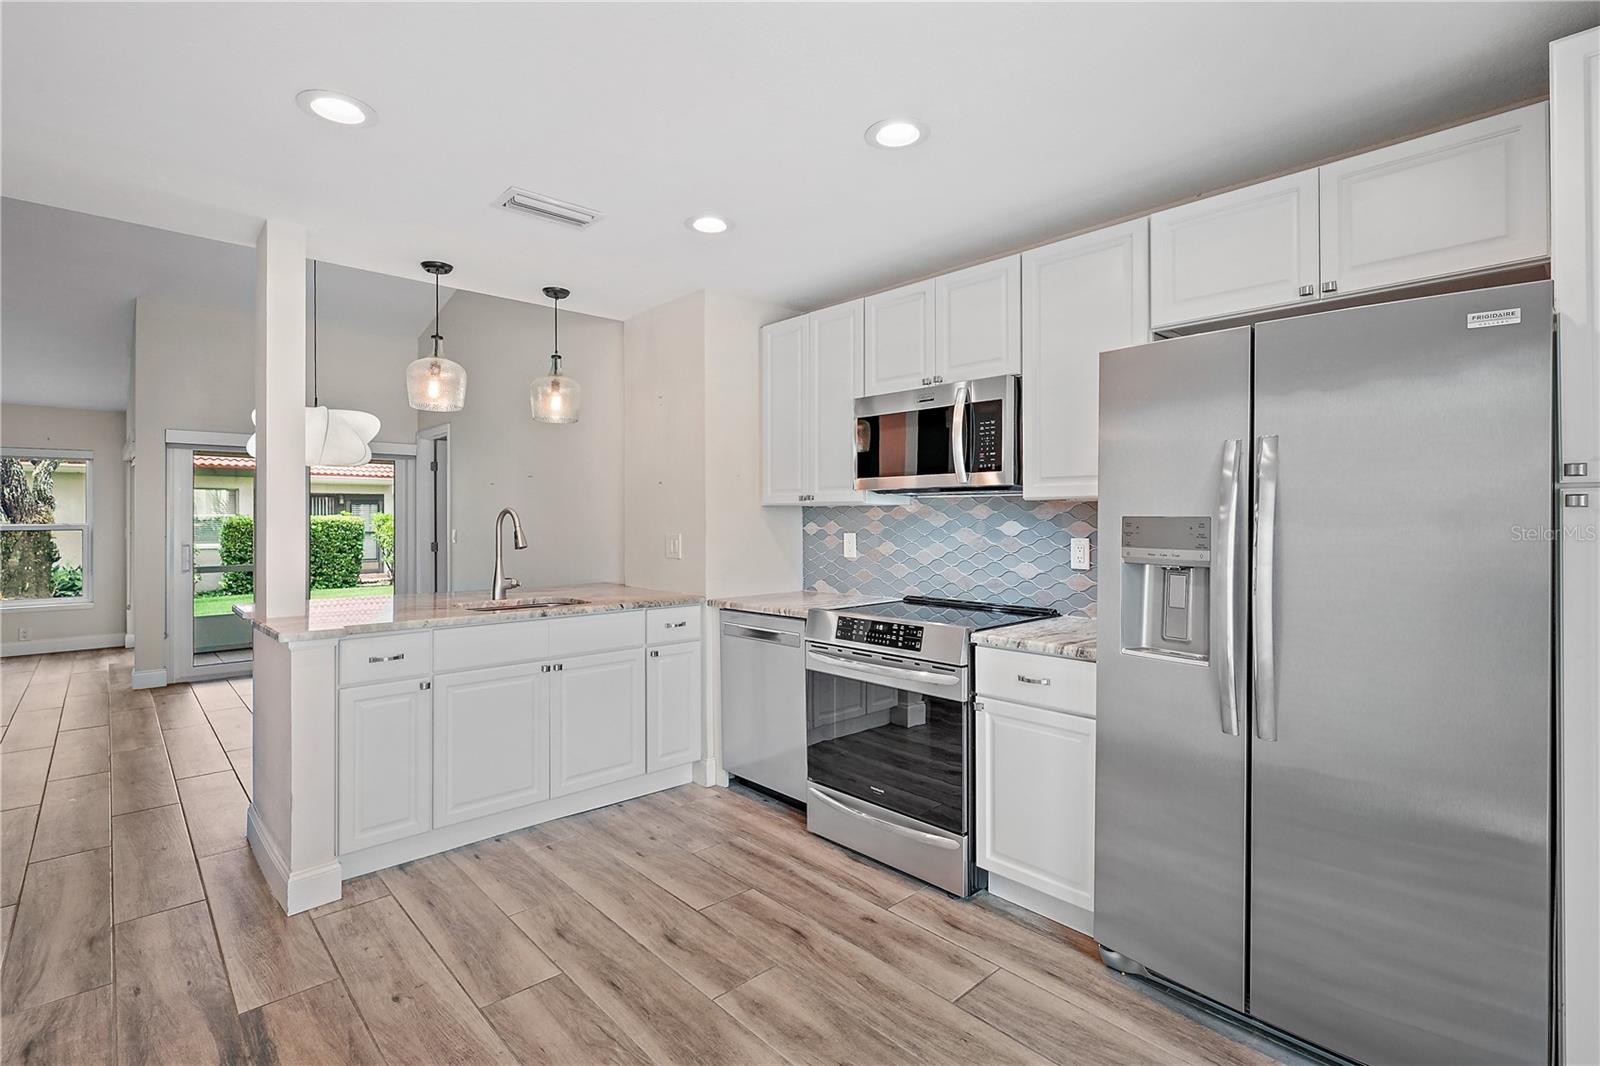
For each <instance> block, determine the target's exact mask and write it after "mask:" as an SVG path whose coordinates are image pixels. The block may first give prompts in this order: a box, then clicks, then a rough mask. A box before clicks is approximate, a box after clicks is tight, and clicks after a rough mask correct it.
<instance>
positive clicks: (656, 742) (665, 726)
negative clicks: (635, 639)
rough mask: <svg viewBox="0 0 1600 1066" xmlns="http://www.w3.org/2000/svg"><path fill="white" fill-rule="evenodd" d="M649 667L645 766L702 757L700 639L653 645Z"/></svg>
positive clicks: (651, 767)
mask: <svg viewBox="0 0 1600 1066" xmlns="http://www.w3.org/2000/svg"><path fill="white" fill-rule="evenodd" d="M647 670H648V675H649V676H648V681H649V688H648V692H647V695H646V697H645V708H646V719H645V721H646V725H645V742H646V744H647V745H648V747H647V758H646V760H645V769H646V770H648V771H649V772H650V773H655V772H656V771H657V770H665V769H667V768H668V767H670V766H682V765H683V764H684V763H691V762H694V761H695V760H696V759H698V758H700V752H701V744H700V731H701V722H702V719H703V717H704V715H703V714H702V713H701V707H702V701H701V698H700V691H701V690H700V675H701V671H700V644H699V642H698V641H696V642H694V643H692V644H671V645H667V646H666V647H661V648H651V649H650V659H649V664H648V667H647Z"/></svg>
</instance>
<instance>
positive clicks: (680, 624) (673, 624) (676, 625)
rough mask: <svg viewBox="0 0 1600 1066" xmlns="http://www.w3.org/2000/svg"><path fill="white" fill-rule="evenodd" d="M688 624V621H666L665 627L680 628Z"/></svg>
mask: <svg viewBox="0 0 1600 1066" xmlns="http://www.w3.org/2000/svg"><path fill="white" fill-rule="evenodd" d="M688 624H689V623H688V622H668V623H667V628H668V629H682V628H684V627H685V626H687V625H688Z"/></svg>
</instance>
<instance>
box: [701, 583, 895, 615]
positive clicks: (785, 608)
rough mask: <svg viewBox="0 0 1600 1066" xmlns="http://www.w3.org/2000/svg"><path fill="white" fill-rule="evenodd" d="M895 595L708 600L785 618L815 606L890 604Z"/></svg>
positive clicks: (729, 607) (779, 594)
mask: <svg viewBox="0 0 1600 1066" xmlns="http://www.w3.org/2000/svg"><path fill="white" fill-rule="evenodd" d="M892 599H896V597H894V596H873V595H868V594H865V593H860V592H817V591H814V590H812V589H801V590H799V591H797V592H770V593H764V594H761V595H756V596H718V597H715V598H713V599H710V600H707V601H706V602H707V603H709V604H710V605H711V606H713V607H720V608H722V609H723V610H727V611H749V612H750V613H751V614H774V615H780V616H782V617H784V618H804V617H805V616H806V612H807V611H809V610H811V608H813V607H860V606H861V605H862V604H867V603H886V602H888V601H889V600H892Z"/></svg>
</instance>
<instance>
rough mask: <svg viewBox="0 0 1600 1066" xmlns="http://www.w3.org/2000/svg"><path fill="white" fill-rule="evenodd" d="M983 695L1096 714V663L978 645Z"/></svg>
mask: <svg viewBox="0 0 1600 1066" xmlns="http://www.w3.org/2000/svg"><path fill="white" fill-rule="evenodd" d="M977 652H978V657H977V677H976V679H975V680H976V682H977V689H978V695H979V697H980V698H981V697H984V696H992V697H993V698H995V699H1000V700H1010V701H1012V702H1014V703H1028V704H1032V705H1033V706H1035V707H1043V708H1045V709H1046V710H1052V711H1070V712H1072V713H1073V714H1082V715H1087V716H1089V717H1091V718H1092V717H1093V716H1094V663H1086V662H1083V661H1082V660H1079V659H1065V658H1062V657H1061V656H1059V655H1034V654H1032V653H1030V652H1022V651H1008V650H1006V649H1004V648H978V649H977Z"/></svg>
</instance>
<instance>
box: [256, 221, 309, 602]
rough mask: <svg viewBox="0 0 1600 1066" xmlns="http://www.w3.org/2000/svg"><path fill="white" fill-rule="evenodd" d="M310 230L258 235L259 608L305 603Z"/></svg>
mask: <svg viewBox="0 0 1600 1066" xmlns="http://www.w3.org/2000/svg"><path fill="white" fill-rule="evenodd" d="M306 515H307V510H306V231H305V228H304V227H302V226H297V225H294V224H292V223H288V222H274V221H270V220H269V221H268V222H267V223H266V225H264V226H262V227H261V235H260V236H259V237H257V238H256V512H255V533H256V557H255V567H256V569H255V597H256V602H255V609H256V613H257V615H258V616H259V617H264V618H279V617H283V616H285V615H292V614H297V613H299V612H301V611H303V610H305V602H306V574H307V572H308V571H307V566H308V562H309V560H308V548H307V539H308V535H307V532H306V521H307V519H306Z"/></svg>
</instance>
